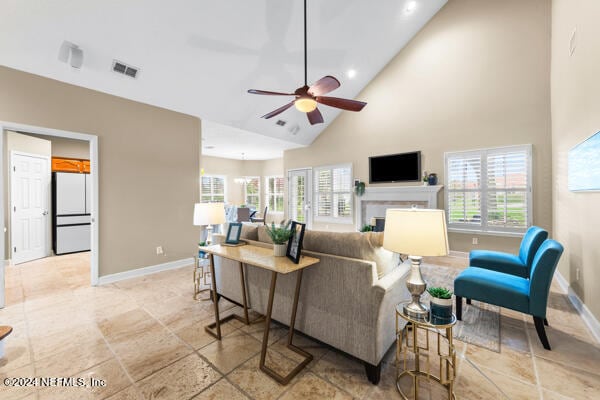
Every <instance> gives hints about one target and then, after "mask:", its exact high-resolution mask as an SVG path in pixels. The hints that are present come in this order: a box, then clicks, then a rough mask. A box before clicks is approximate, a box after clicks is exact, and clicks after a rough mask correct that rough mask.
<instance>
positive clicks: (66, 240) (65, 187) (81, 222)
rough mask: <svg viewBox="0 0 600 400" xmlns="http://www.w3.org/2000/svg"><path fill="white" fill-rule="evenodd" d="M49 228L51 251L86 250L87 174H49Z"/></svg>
mask: <svg viewBox="0 0 600 400" xmlns="http://www.w3.org/2000/svg"><path fill="white" fill-rule="evenodd" d="M52 197H53V198H52V228H53V237H52V238H53V241H52V243H53V248H54V254H57V255H58V254H67V253H76V252H80V251H88V250H90V244H91V214H90V176H89V174H80V173H71V172H54V173H53V174H52Z"/></svg>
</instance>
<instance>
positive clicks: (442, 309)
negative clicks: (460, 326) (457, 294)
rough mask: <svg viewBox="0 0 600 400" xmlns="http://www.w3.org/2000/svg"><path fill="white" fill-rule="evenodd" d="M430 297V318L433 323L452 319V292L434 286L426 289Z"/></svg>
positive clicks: (446, 321)
mask: <svg viewBox="0 0 600 400" xmlns="http://www.w3.org/2000/svg"><path fill="white" fill-rule="evenodd" d="M427 292H429V295H430V296H431V298H430V299H429V304H430V306H431V320H432V322H434V323H442V324H443V323H448V322H450V321H451V320H452V292H451V291H450V290H448V289H446V288H443V287H439V286H434V287H430V288H429V289H427Z"/></svg>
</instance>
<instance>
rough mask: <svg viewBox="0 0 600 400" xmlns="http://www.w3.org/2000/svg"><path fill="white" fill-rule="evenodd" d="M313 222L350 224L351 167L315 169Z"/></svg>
mask: <svg viewBox="0 0 600 400" xmlns="http://www.w3.org/2000/svg"><path fill="white" fill-rule="evenodd" d="M314 176H315V188H316V190H315V202H316V207H315V209H314V210H315V211H314V212H315V221H331V222H338V223H352V200H353V197H352V167H351V166H350V165H335V166H329V167H321V168H315V174H314Z"/></svg>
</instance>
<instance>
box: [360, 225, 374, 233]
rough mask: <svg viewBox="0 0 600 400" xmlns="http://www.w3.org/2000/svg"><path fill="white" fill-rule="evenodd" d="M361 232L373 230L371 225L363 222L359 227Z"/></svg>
mask: <svg viewBox="0 0 600 400" xmlns="http://www.w3.org/2000/svg"><path fill="white" fill-rule="evenodd" d="M360 231H361V232H373V227H372V226H371V225H369V224H364V225H363V227H362V228H360Z"/></svg>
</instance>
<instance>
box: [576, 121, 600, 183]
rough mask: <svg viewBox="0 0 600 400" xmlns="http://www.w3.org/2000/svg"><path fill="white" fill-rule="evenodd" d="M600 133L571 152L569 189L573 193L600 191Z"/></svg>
mask: <svg viewBox="0 0 600 400" xmlns="http://www.w3.org/2000/svg"><path fill="white" fill-rule="evenodd" d="M598 154H600V132H597V133H595V134H594V135H592V136H590V137H589V138H587V139H586V140H584V141H583V142H581V143H579V144H578V145H576V146H575V147H573V148H572V149H571V150H569V161H568V181H569V183H568V187H569V190H570V191H572V192H580V191H591V190H600V158H599V157H598Z"/></svg>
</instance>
